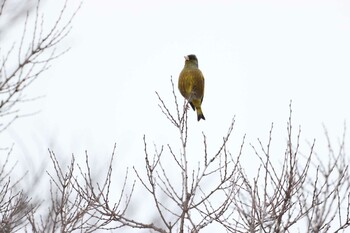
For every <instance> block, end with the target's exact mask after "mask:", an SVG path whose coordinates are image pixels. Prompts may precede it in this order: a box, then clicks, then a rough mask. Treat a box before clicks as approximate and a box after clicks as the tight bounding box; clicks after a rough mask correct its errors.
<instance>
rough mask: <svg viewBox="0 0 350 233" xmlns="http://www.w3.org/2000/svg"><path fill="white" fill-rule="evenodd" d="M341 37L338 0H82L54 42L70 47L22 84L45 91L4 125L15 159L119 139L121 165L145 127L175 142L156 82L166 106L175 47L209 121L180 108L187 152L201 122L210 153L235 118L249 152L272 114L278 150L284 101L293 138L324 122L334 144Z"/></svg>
mask: <svg viewBox="0 0 350 233" xmlns="http://www.w3.org/2000/svg"><path fill="white" fill-rule="evenodd" d="M76 3H77V1H74V4H75V5H74V4H72V5H73V6H76ZM69 4H70V3H69ZM43 9H45V13H46V14H47V15H50V17H51V16H54V14H55V13H58V11H59V8H56V6H55V7H53V6H52V5H51V3H49V2H47V3H46V4H45V5H44V6H43ZM349 41H350V2H349V1H347V0H328V1H326V0H317V1H316V0H291V1H277V0H275V1H273V0H268V1H261V0H256V1H247V0H241V1H238V0H237V1H223V0H221V1H199V0H198V1H156V0H148V1H141V0H139V1H136V0H134V1H130V0H125V1H120V0H99V1H94V0H86V1H84V4H83V6H82V8H81V10H80V12H79V14H78V15H77V16H76V18H75V20H74V22H73V30H72V33H71V34H70V35H69V36H68V37H67V39H66V40H65V42H64V43H63V44H61V46H62V48H64V47H67V46H70V47H71V50H70V52H69V53H67V54H65V55H64V56H62V57H61V58H60V59H59V60H56V61H54V62H53V63H52V68H51V69H50V70H49V71H48V72H46V73H45V74H43V76H42V77H41V79H39V80H37V82H36V83H35V84H34V85H33V87H32V88H31V89H30V93H28V94H32V95H33V96H35V95H45V98H43V99H42V100H39V101H37V102H34V103H30V108H32V109H34V111H37V110H40V113H39V114H36V115H34V116H32V117H27V118H22V119H20V120H18V121H17V122H16V123H15V124H13V125H12V126H11V128H10V129H9V131H8V132H7V133H6V135H7V137H8V139H9V140H10V141H11V140H12V141H14V142H15V143H16V146H17V150H18V153H19V154H21V153H22V155H21V156H23V157H22V158H25V156H28V153H29V154H30V156H36V157H34V158H40V159H43V158H45V159H48V154H47V148H52V149H54V150H55V151H57V152H58V154H59V156H61V157H65V156H66V157H67V158H68V157H69V156H70V155H71V153H75V154H76V155H78V156H80V155H83V153H84V150H88V151H89V153H90V155H91V157H92V159H95V160H98V158H102V157H103V158H104V157H105V158H107V157H108V156H110V153H111V151H112V149H113V144H114V143H115V142H116V143H117V153H118V154H119V155H120V159H121V161H122V162H123V163H125V165H130V164H133V163H135V161H141V162H142V160H143V156H144V155H143V148H142V137H143V135H144V134H145V135H146V137H147V140H149V142H150V145H152V144H153V143H156V144H157V145H159V146H160V145H162V144H167V143H171V144H172V145H174V147H176V146H177V145H179V144H177V143H178V135H177V131H176V130H175V129H174V128H173V126H172V125H171V124H170V123H169V122H168V121H167V119H166V118H165V117H164V116H163V114H162V113H161V111H160V110H159V108H158V100H157V97H156V95H155V91H157V92H158V93H159V94H160V95H161V96H162V97H163V99H164V101H165V102H166V103H169V104H170V105H171V104H172V103H173V99H172V96H171V85H170V78H171V77H173V80H174V82H175V85H177V79H178V75H179V73H180V71H181V69H182V68H183V65H184V55H188V54H192V53H193V54H196V55H197V57H198V60H199V68H200V69H201V70H202V72H203V74H204V77H205V85H206V86H205V95H204V101H203V104H202V109H203V112H204V115H205V117H206V120H205V121H200V122H197V120H196V114H195V112H193V111H192V110H191V111H190V112H189V125H190V137H191V140H192V141H191V142H192V143H193V148H196V150H200V151H202V132H204V133H205V134H206V135H207V138H208V142H209V152H213V151H215V150H216V149H217V148H218V146H219V143H220V141H221V140H222V137H223V136H224V135H225V133H226V132H227V129H228V127H229V124H230V122H231V120H232V118H233V117H234V116H235V119H236V128H235V130H234V133H233V138H232V141H231V144H230V146H231V147H230V148H229V149H231V150H232V152H233V153H235V152H237V148H238V147H239V146H240V143H241V138H242V137H243V135H244V134H247V140H246V141H247V150H246V151H247V156H248V158H249V156H250V155H252V153H251V150H249V149H248V148H249V145H248V144H249V143H251V142H253V143H254V142H255V140H256V138H258V137H259V138H262V139H263V140H265V141H266V140H267V138H268V133H269V129H270V126H271V123H272V122H274V127H275V129H274V130H275V131H274V138H273V140H275V141H276V144H277V145H276V149H277V148H283V146H284V145H283V143H284V142H285V139H286V130H285V128H286V122H287V120H288V114H289V102H290V100H292V101H293V103H292V107H293V119H294V124H295V127H294V129H295V130H297V127H298V126H299V125H301V127H302V142H305V141H306V140H313V139H314V138H320V140H319V141H320V142H322V138H323V129H322V124H325V125H326V127H327V128H328V129H329V131H330V134H331V136H333V138H334V139H335V142H336V139H337V137H340V136H341V133H342V130H343V124H344V122H345V121H346V120H349V117H350V105H349V100H350V92H349V87H350V85H349V77H350V43H349ZM176 93H177V94H178V97H179V98H182V97H180V94H179V92H178V91H177V89H176ZM295 132H296V131H295ZM28 148H30V150H28ZM321 148H323V149H324V148H326V147H325V145H322V144H321V143H319V144H316V149H319V150H321ZM279 152H282V153H283V150H282V151H281V150H280V151H279ZM280 155H282V154H276V156H280ZM21 156H19V157H21ZM193 156H200V153H199V154H195V155H193ZM252 156H253V155H252ZM103 161H105V160H103V159H102V160H99V162H100V163H104V162H103ZM246 161H249V162H251V159H247V160H246ZM32 165H33V164H31V165H28V166H32ZM123 165H124V164H123Z"/></svg>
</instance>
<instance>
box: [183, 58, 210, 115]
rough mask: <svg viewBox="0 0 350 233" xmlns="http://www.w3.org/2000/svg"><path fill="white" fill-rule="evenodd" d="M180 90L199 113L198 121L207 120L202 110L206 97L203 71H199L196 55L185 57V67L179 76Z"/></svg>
mask: <svg viewBox="0 0 350 233" xmlns="http://www.w3.org/2000/svg"><path fill="white" fill-rule="evenodd" d="M178 88H179V91H180V93H181V95H182V96H183V97H184V98H185V99H186V100H188V102H189V103H190V105H191V107H192V109H193V110H195V111H197V120H198V121H200V120H201V119H203V120H205V117H204V115H203V112H202V108H201V105H202V102H203V96H204V76H203V74H202V71H201V70H200V69H198V59H197V57H196V55H194V54H190V55H187V56H185V66H184V68H183V69H182V71H181V73H180V75H179V83H178Z"/></svg>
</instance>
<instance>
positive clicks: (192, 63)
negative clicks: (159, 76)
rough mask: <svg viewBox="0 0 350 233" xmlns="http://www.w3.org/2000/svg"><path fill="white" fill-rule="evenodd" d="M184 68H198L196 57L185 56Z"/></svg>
mask: <svg viewBox="0 0 350 233" xmlns="http://www.w3.org/2000/svg"><path fill="white" fill-rule="evenodd" d="M185 66H195V67H196V68H198V59H197V57H196V55H194V54H190V55H187V56H185Z"/></svg>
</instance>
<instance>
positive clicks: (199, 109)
mask: <svg viewBox="0 0 350 233" xmlns="http://www.w3.org/2000/svg"><path fill="white" fill-rule="evenodd" d="M196 110H197V120H198V121H199V120H200V119H203V120H205V117H204V115H203V112H202V109H201V107H199V108H196Z"/></svg>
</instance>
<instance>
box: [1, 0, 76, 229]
mask: <svg viewBox="0 0 350 233" xmlns="http://www.w3.org/2000/svg"><path fill="white" fill-rule="evenodd" d="M35 2H36V4H35ZM67 4H68V1H65V2H64V4H63V6H62V8H61V10H60V11H58V12H57V17H56V21H55V22H54V23H53V24H52V25H50V26H47V25H46V23H45V17H44V14H43V13H42V10H41V7H40V0H38V1H7V0H2V1H0V39H1V40H5V39H6V37H5V36H6V33H7V31H8V30H7V29H8V28H10V27H11V26H13V25H14V23H15V21H16V20H20V19H24V20H23V25H22V33H21V35H20V37H19V38H18V40H17V41H14V42H13V43H11V44H10V46H9V47H4V46H5V45H4V43H1V46H2V47H0V132H2V131H4V130H5V129H6V128H7V127H8V126H9V125H10V124H11V123H12V122H14V120H16V119H17V118H18V117H20V116H22V115H23V113H22V114H21V113H20V106H21V105H20V104H21V103H24V102H26V101H28V100H30V98H28V97H26V94H25V90H26V89H27V87H28V86H29V85H30V84H31V83H32V82H33V81H34V80H35V79H37V78H38V77H39V76H41V75H42V74H43V72H44V71H46V70H47V69H48V68H49V67H50V64H51V62H52V61H53V60H54V59H56V58H58V57H59V56H61V55H62V54H63V53H65V52H66V51H67V49H65V50H63V51H61V52H57V49H56V48H57V47H58V46H59V44H60V43H61V41H62V40H63V39H64V38H65V37H66V36H67V35H68V33H69V31H70V30H71V23H72V20H73V18H74V17H75V15H76V13H77V11H78V9H79V8H80V5H79V6H78V7H77V9H76V10H75V11H74V12H73V13H72V14H69V15H66V11H67V10H66V9H67ZM23 15H24V17H23ZM0 153H1V154H3V155H5V156H1V157H2V158H1V159H0V160H1V163H0V232H16V231H18V230H21V229H23V228H24V227H26V225H27V224H28V219H27V217H28V216H29V214H30V213H33V212H35V211H36V210H37V208H38V204H37V203H36V201H34V200H33V199H32V198H31V197H29V194H28V193H26V192H24V191H23V188H22V186H21V183H22V182H23V176H24V175H26V174H27V173H24V174H23V176H22V177H20V178H18V179H16V178H14V177H15V176H14V170H15V167H16V163H15V164H14V165H13V166H11V163H10V162H9V156H10V154H11V153H12V148H8V149H6V148H5V149H1V150H0Z"/></svg>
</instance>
